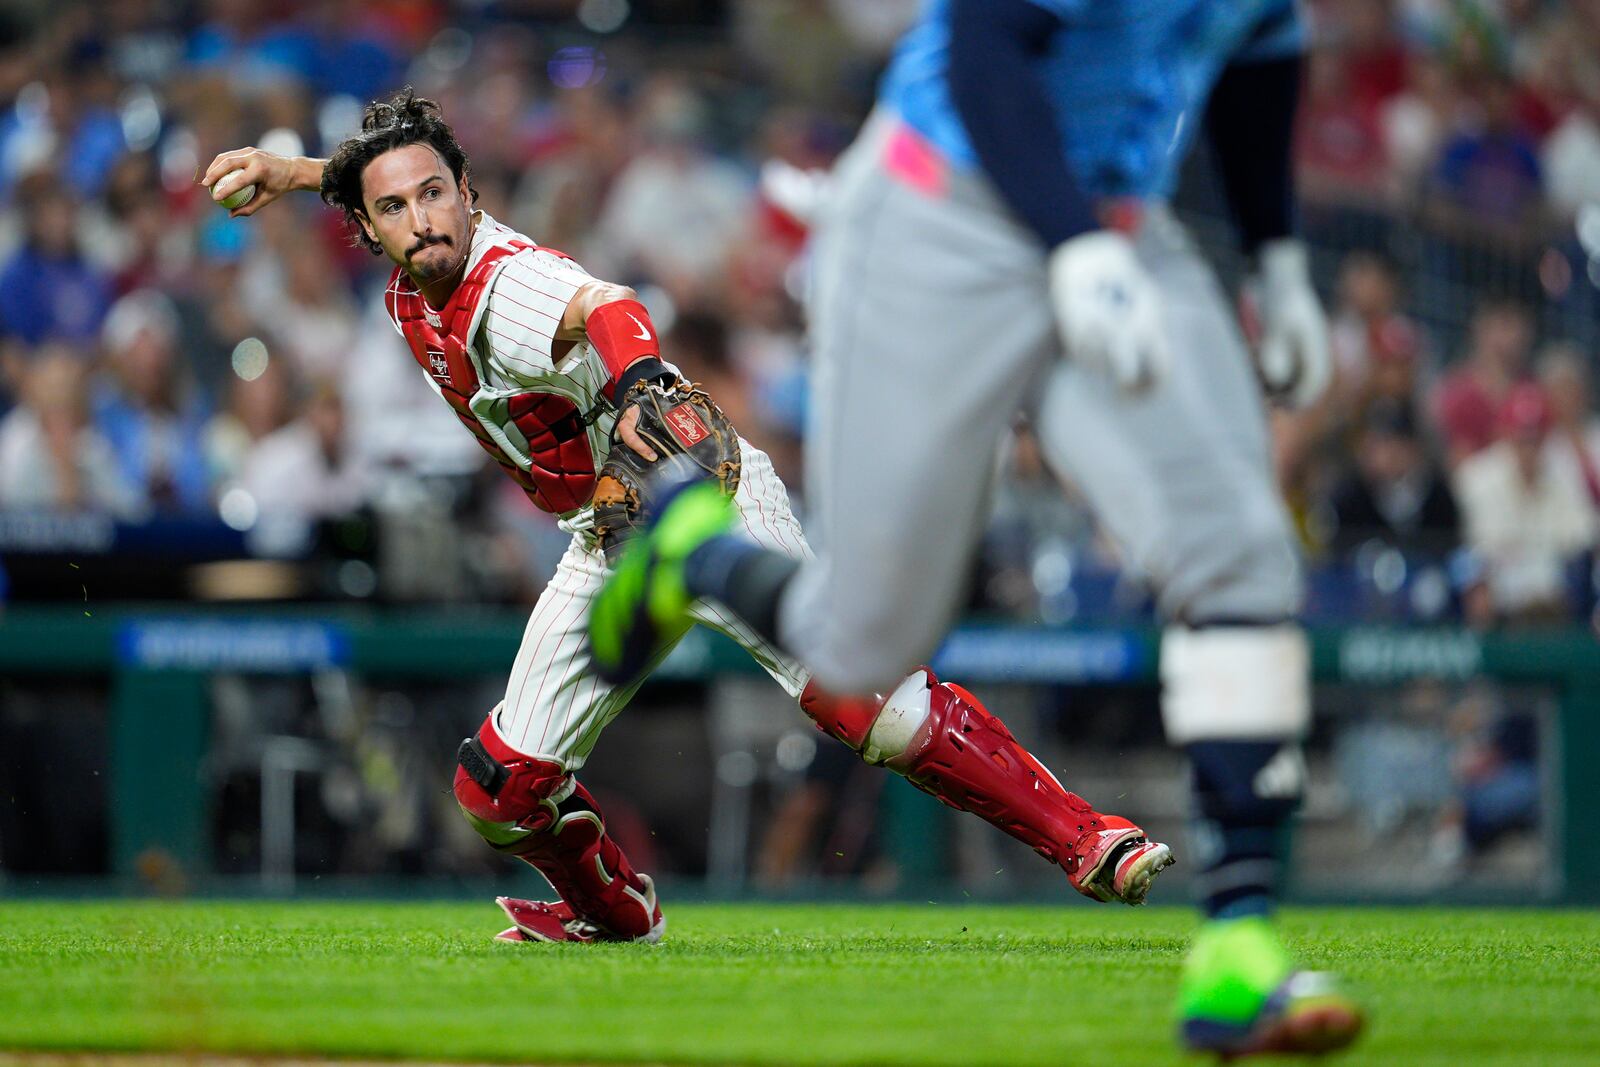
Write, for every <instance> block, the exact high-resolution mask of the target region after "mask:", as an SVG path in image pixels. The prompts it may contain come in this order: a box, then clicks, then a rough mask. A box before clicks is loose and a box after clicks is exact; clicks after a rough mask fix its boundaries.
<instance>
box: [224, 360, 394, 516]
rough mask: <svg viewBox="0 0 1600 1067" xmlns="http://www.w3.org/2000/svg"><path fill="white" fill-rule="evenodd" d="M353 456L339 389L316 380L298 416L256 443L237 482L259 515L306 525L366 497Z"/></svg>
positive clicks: (363, 474)
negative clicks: (303, 408)
mask: <svg viewBox="0 0 1600 1067" xmlns="http://www.w3.org/2000/svg"><path fill="white" fill-rule="evenodd" d="M356 459H357V457H356V455H355V453H354V451H353V450H352V449H351V448H350V447H349V440H348V437H347V434H346V432H345V418H344V402H343V401H342V400H341V399H340V397H339V390H338V388H337V387H335V386H334V385H332V384H331V383H328V382H319V383H318V384H317V385H316V386H315V387H314V388H313V389H312V391H311V396H310V398H309V399H308V400H307V402H306V405H305V410H304V412H303V413H302V414H301V415H300V417H299V418H297V419H295V420H294V421H293V422H291V423H290V424H289V425H287V426H285V427H283V429H281V430H278V431H276V432H274V433H271V434H269V435H267V436H266V437H265V438H263V439H262V440H261V441H260V443H259V444H257V445H256V447H255V449H254V450H253V451H252V452H251V453H250V455H249V456H248V458H247V459H246V460H245V463H244V467H243V469H242V470H241V471H240V475H239V484H240V486H241V487H242V488H243V489H244V490H245V492H247V493H249V494H250V496H251V498H252V499H254V501H255V504H256V507H257V509H258V511H259V513H260V514H261V516H262V517H263V518H264V519H270V520H273V521H274V522H279V521H295V522H300V523H306V524H311V523H315V522H317V521H318V520H320V519H330V518H338V517H339V516H343V515H348V514H350V513H351V512H353V511H355V510H356V509H357V508H359V507H360V506H361V505H362V504H363V503H365V502H366V493H367V468H366V465H365V464H362V463H359V462H357V461H356Z"/></svg>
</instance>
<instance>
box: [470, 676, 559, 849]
mask: <svg viewBox="0 0 1600 1067" xmlns="http://www.w3.org/2000/svg"><path fill="white" fill-rule="evenodd" d="M498 710H499V709H498V708H497V709H496V711H498ZM456 761H457V766H456V776H455V796H456V803H457V804H460V805H461V812H462V814H463V815H465V816H466V818H467V821H468V822H470V823H471V824H472V827H473V829H475V830H477V831H478V834H479V836H481V837H482V838H483V839H484V840H485V841H487V842H489V844H491V845H493V846H494V847H495V848H507V847H510V846H513V845H515V844H517V843H518V842H520V841H522V840H523V839H525V838H526V837H527V836H528V835H529V834H532V833H538V832H540V831H542V830H545V829H548V828H549V827H550V826H551V825H552V824H553V823H554V822H555V821H556V819H557V818H558V817H559V814H560V811H559V808H558V805H559V804H560V803H561V801H563V800H565V799H566V798H567V797H568V796H569V795H571V793H572V790H573V789H574V787H575V786H576V779H574V778H573V777H572V776H571V775H569V774H568V773H567V770H566V768H565V767H563V766H562V765H561V764H560V763H557V762H556V761H554V760H550V759H540V758H537V757H533V756H528V755H525V754H523V753H521V752H518V751H517V750H516V749H514V748H512V747H511V746H510V745H508V744H507V743H506V742H505V740H504V739H503V738H502V737H501V736H500V733H499V731H497V730H496V729H495V725H494V712H491V713H490V714H489V717H488V718H487V719H485V720H484V721H483V725H482V726H480V727H479V728H478V732H477V733H476V734H475V735H473V736H472V737H469V738H467V739H466V740H464V741H462V742H461V747H460V749H458V750H457V753H456Z"/></svg>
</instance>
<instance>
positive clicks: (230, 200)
mask: <svg viewBox="0 0 1600 1067" xmlns="http://www.w3.org/2000/svg"><path fill="white" fill-rule="evenodd" d="M238 173H239V172H238V171H236V170H230V171H229V172H228V173H227V174H224V175H223V176H222V181H219V182H217V184H218V185H221V184H222V183H223V182H226V181H227V180H228V179H229V178H231V177H232V176H233V175H235V174H238ZM255 195H256V187H255V183H254V182H252V183H250V184H249V185H246V186H242V187H241V188H238V189H235V190H234V191H233V192H231V193H229V194H228V195H227V196H225V197H223V198H222V199H220V200H218V201H217V203H218V204H221V205H222V206H223V207H225V208H227V209H228V210H229V211H232V210H233V209H234V208H240V207H244V206H245V205H246V204H248V203H249V202H250V200H251V198H252V197H254V196H255Z"/></svg>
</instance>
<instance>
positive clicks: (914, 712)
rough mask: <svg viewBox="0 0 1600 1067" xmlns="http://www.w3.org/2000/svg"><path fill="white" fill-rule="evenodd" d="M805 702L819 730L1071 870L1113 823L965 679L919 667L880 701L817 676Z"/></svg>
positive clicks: (802, 699)
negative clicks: (1091, 839) (1083, 848)
mask: <svg viewBox="0 0 1600 1067" xmlns="http://www.w3.org/2000/svg"><path fill="white" fill-rule="evenodd" d="M800 707H801V708H802V709H803V710H804V711H805V713H806V714H807V715H809V716H810V717H811V718H812V719H813V720H815V721H816V724H817V727H818V729H820V730H822V731H823V732H824V733H826V734H831V735H832V736H834V737H836V738H838V739H839V740H841V741H843V742H844V743H845V744H847V745H849V746H850V747H851V748H852V749H854V750H855V751H856V752H858V753H860V755H861V758H862V759H864V760H866V762H868V763H875V764H883V765H885V766H887V767H888V768H889V769H890V770H893V771H895V772H897V773H899V774H903V775H905V777H906V778H907V779H909V780H910V781H911V783H912V784H913V785H915V786H916V787H917V788H918V789H921V790H922V791H923V792H925V793H928V794H930V795H931V796H933V797H935V798H936V799H938V800H939V801H941V802H942V803H944V804H947V805H948V806H950V807H952V808H955V809H957V810H958V811H968V812H971V813H973V814H974V815H977V816H978V817H979V818H982V819H983V820H984V821H986V822H988V823H990V824H991V825H993V826H996V827H998V828H1000V829H1001V830H1004V831H1005V832H1006V833H1008V834H1010V835H1011V836H1012V837H1015V838H1016V839H1017V840H1019V841H1022V842H1024V843H1025V844H1027V845H1028V846H1029V847H1030V848H1032V849H1033V850H1034V851H1035V852H1037V853H1039V855H1041V856H1043V857H1044V858H1045V859H1047V860H1050V861H1051V862H1052V863H1057V864H1060V865H1061V866H1062V867H1063V868H1065V869H1066V871H1067V873H1068V874H1073V873H1075V871H1076V865H1077V863H1078V862H1079V856H1078V853H1077V852H1076V850H1075V846H1076V844H1077V842H1078V841H1079V839H1080V838H1082V837H1083V836H1084V835H1085V834H1090V833H1094V832H1096V831H1099V830H1103V829H1105V828H1106V824H1105V822H1104V820H1103V819H1102V818H1101V816H1100V815H1099V813H1097V812H1096V811H1095V810H1094V808H1093V807H1092V806H1091V805H1090V804H1089V802H1088V801H1086V800H1084V799H1083V798H1082V797H1080V796H1078V795H1077V794H1076V793H1069V792H1068V791H1067V790H1066V789H1065V788H1063V787H1062V785H1061V783H1060V782H1058V781H1056V778H1055V776H1054V775H1052V774H1051V773H1050V772H1049V771H1048V770H1046V769H1045V767H1044V766H1043V765H1042V764H1041V763H1040V762H1039V761H1038V760H1037V759H1035V758H1034V756H1033V754H1032V753H1030V752H1029V751H1028V750H1027V749H1025V748H1023V747H1022V745H1020V744H1018V742H1017V740H1016V738H1014V737H1012V736H1011V732H1010V731H1009V730H1007V729H1006V727H1005V724H1004V723H1002V722H1001V721H1000V720H999V719H997V718H995V717H994V716H993V715H992V714H990V713H989V711H988V709H987V708H985V707H984V706H983V704H982V703H980V702H979V700H978V698H977V697H975V696H973V695H972V694H971V693H969V692H967V691H966V690H965V689H963V688H961V687H960V686H958V685H951V684H950V683H948V682H941V681H939V679H938V678H936V677H935V676H934V674H933V672H932V671H930V670H928V669H927V668H926V667H924V668H920V669H918V670H916V671H914V672H912V674H911V675H910V676H909V677H908V678H906V680H905V681H903V682H901V683H900V685H899V686H898V687H897V688H896V689H895V690H894V692H892V693H890V694H889V696H888V697H886V698H882V699H874V700H868V699H864V698H859V697H837V696H834V695H832V694H830V693H828V692H826V691H825V690H823V689H822V688H821V687H819V686H818V685H817V684H816V683H815V682H811V683H809V684H807V686H806V688H805V691H804V692H803V693H801V694H800Z"/></svg>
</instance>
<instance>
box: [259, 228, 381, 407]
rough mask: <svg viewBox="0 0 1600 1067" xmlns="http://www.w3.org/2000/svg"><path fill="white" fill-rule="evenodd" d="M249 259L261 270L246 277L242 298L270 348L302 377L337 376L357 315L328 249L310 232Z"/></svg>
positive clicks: (352, 337) (343, 368)
mask: <svg viewBox="0 0 1600 1067" xmlns="http://www.w3.org/2000/svg"><path fill="white" fill-rule="evenodd" d="M285 217H287V213H285ZM295 221H298V220H295ZM284 236H286V235H285V234H284V233H283V232H282V231H280V233H279V237H280V238H281V237H284ZM254 262H255V265H257V266H260V267H262V268H264V269H263V270H261V271H259V272H257V273H256V274H255V276H254V277H250V278H247V279H246V297H245V299H246V301H247V307H248V309H249V311H250V313H251V315H252V317H253V318H254V319H255V320H256V321H257V322H259V323H261V324H262V325H263V326H264V328H265V332H266V334H267V335H268V336H270V337H271V339H272V340H273V341H274V342H275V344H274V345H273V347H274V349H276V350H278V351H280V352H282V353H283V354H284V355H286V356H287V357H288V358H289V359H290V360H291V361H292V362H293V364H294V369H295V371H296V373H298V374H299V375H301V376H302V377H303V378H304V379H305V380H308V381H311V380H319V379H326V380H330V381H336V380H342V379H343V378H344V376H345V374H346V372H347V370H348V365H349V354H350V350H351V348H353V347H354V346H355V342H356V323H357V314H356V308H355V303H354V301H353V300H352V299H351V297H350V291H349V289H348V288H347V287H346V286H345V281H344V277H343V276H342V275H341V274H340V273H339V271H338V268H337V266H336V265H335V263H334V260H333V255H332V250H331V249H330V248H329V247H328V246H327V244H325V243H324V242H323V241H322V240H321V239H320V235H318V234H316V233H315V232H313V233H312V234H311V235H310V236H307V235H305V234H297V235H293V236H292V237H290V239H288V240H280V241H279V242H278V248H277V249H276V250H275V254H263V255H259V256H256V257H255V260H254Z"/></svg>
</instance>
